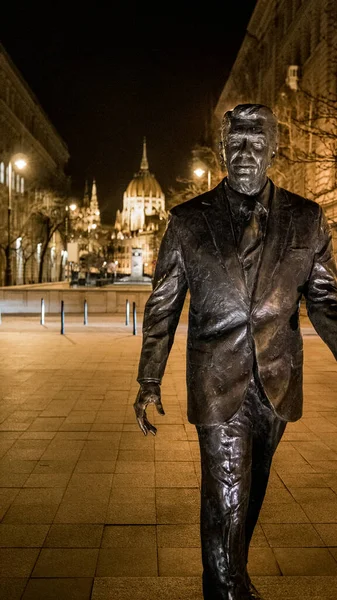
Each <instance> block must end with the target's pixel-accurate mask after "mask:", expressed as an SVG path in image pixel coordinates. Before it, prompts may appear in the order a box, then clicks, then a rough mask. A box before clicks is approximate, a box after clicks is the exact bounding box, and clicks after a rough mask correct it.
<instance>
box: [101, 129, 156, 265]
mask: <svg viewBox="0 0 337 600" xmlns="http://www.w3.org/2000/svg"><path fill="white" fill-rule="evenodd" d="M166 219H167V214H166V211H165V196H164V193H163V191H162V189H161V187H160V185H159V183H158V181H157V180H156V178H155V176H154V175H153V174H152V173H151V172H150V170H149V163H148V159H147V149H146V140H145V139H144V142H143V155H142V159H141V163H140V169H139V171H138V173H136V174H135V175H134V177H133V179H132V180H131V181H130V183H129V185H128V186H127V188H126V190H125V192H124V196H123V209H122V210H121V211H120V210H118V211H117V214H116V222H115V227H114V231H113V233H112V240H113V243H114V260H115V264H116V268H117V272H118V273H119V274H125V275H129V274H130V273H131V257H132V249H135V248H137V249H140V250H142V258H143V274H144V275H149V276H152V275H153V271H154V267H155V263H156V259H157V256H158V250H159V245H160V241H161V238H162V236H163V233H164V230H165V226H166Z"/></svg>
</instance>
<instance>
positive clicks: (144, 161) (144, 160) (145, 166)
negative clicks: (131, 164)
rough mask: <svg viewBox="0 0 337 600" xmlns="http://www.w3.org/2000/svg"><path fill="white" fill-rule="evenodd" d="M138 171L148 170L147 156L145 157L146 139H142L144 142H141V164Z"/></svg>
mask: <svg viewBox="0 0 337 600" xmlns="http://www.w3.org/2000/svg"><path fill="white" fill-rule="evenodd" d="M140 169H141V171H148V170H149V163H148V160H147V155H146V137H144V140H143V156H142V162H141V163H140Z"/></svg>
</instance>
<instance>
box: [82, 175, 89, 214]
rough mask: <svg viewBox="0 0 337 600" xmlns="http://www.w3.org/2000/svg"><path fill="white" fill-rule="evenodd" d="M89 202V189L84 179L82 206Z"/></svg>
mask: <svg viewBox="0 0 337 600" xmlns="http://www.w3.org/2000/svg"><path fill="white" fill-rule="evenodd" d="M89 204H90V201H89V189H88V180H87V179H86V180H85V185H84V196H83V206H84V207H88V206H89Z"/></svg>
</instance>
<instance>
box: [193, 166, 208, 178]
mask: <svg viewBox="0 0 337 600" xmlns="http://www.w3.org/2000/svg"><path fill="white" fill-rule="evenodd" d="M193 173H194V175H196V176H197V177H202V176H203V175H205V170H204V169H201V168H200V167H199V168H198V169H194V171H193Z"/></svg>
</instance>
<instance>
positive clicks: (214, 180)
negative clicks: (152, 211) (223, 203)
mask: <svg viewBox="0 0 337 600" xmlns="http://www.w3.org/2000/svg"><path fill="white" fill-rule="evenodd" d="M189 167H190V173H191V176H190V177H189V178H182V177H177V183H178V186H177V187H175V188H170V189H169V193H168V198H167V202H166V206H167V208H168V209H170V208H172V207H173V206H175V205H177V204H181V203H182V202H186V201H187V200H190V199H191V198H194V197H195V196H198V195H199V194H203V193H204V192H207V190H208V186H209V183H210V187H211V188H213V187H215V186H216V185H217V184H218V183H219V182H220V181H221V179H222V177H223V173H222V170H221V163H220V156H219V155H217V154H216V152H215V151H214V150H213V149H212V148H211V147H209V146H205V145H200V144H197V145H195V146H194V148H193V149H192V151H191V158H190V161H189ZM197 169H201V170H202V171H203V174H202V176H201V177H198V176H197V175H196V174H195V171H196V170H197Z"/></svg>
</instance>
